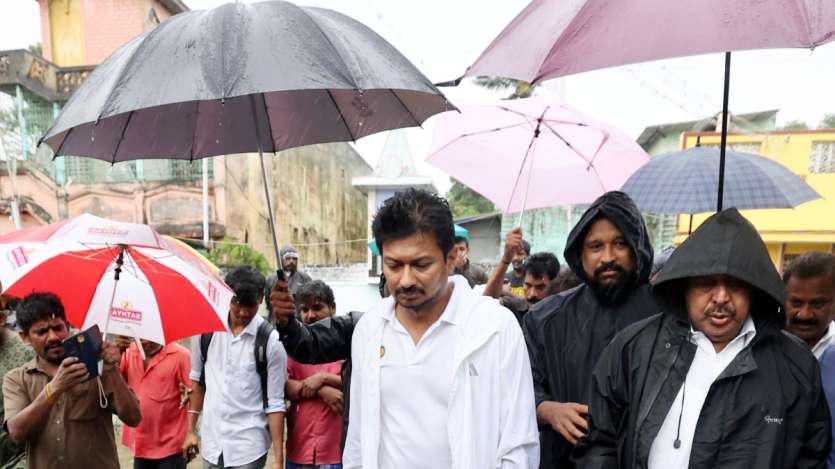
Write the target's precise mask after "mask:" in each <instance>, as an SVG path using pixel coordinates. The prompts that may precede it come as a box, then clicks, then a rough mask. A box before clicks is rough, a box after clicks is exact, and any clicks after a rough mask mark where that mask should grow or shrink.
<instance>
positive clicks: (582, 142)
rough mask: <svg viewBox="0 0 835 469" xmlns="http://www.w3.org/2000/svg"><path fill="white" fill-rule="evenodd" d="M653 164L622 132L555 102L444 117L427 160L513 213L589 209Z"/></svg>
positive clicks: (508, 104) (525, 102) (504, 104)
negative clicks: (556, 208) (585, 205)
mask: <svg viewBox="0 0 835 469" xmlns="http://www.w3.org/2000/svg"><path fill="white" fill-rule="evenodd" d="M648 160H649V157H648V156H647V154H646V152H644V150H643V149H642V148H641V147H640V146H638V144H637V143H635V141H634V140H632V139H631V138H629V137H628V136H627V135H625V134H624V133H623V132H621V131H619V130H617V129H614V128H612V127H609V126H607V125H605V124H602V123H600V122H597V121H595V120H593V119H591V118H589V117H586V116H584V115H583V114H581V113H580V112H578V111H576V110H574V109H572V108H570V107H568V106H567V105H565V104H564V103H563V102H561V101H560V100H558V99H554V98H549V99H541V98H527V99H516V100H510V101H501V102H500V103H498V104H494V105H485V106H469V107H464V108H462V109H461V111H460V112H447V113H443V114H441V115H440V116H438V118H437V121H436V123H435V135H434V137H433V141H432V150H431V153H430V155H429V158H428V159H427V161H429V162H430V163H432V164H433V165H435V166H437V167H438V168H440V169H442V170H443V171H445V172H446V173H447V174H449V175H450V176H452V177H454V178H455V179H457V180H459V181H461V182H462V183H463V184H465V185H467V186H469V187H470V188H472V189H473V190H475V191H476V192H478V193H479V194H481V195H483V196H484V197H486V198H488V199H490V201H492V202H493V203H494V204H496V206H498V207H500V208H502V209H503V210H504V211H505V212H508V213H512V212H521V211H524V210H525V209H526V208H541V207H553V206H557V205H566V204H579V203H589V202H591V201H593V200H594V199H596V198H597V197H598V196H600V195H601V194H603V193H604V192H606V191H609V190H614V189H619V188H620V187H621V186H622V185H623V183H624V182H625V181H626V179H627V178H629V176H630V175H631V174H632V173H633V172H634V171H635V170H637V169H638V168H639V167H640V166H641V165H643V164H644V163H646V162H647V161H648ZM520 217H521V215H520Z"/></svg>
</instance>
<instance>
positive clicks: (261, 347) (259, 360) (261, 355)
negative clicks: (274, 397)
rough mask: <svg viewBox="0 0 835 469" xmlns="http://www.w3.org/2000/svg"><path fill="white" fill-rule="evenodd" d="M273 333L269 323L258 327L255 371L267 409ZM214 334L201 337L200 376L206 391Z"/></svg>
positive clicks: (265, 322) (263, 323)
mask: <svg viewBox="0 0 835 469" xmlns="http://www.w3.org/2000/svg"><path fill="white" fill-rule="evenodd" d="M272 332H273V325H272V324H270V323H269V322H267V321H264V322H262V323H261V324H260V325H259V326H258V332H256V333H255V370H256V371H257V372H258V376H259V377H260V378H261V399H262V400H263V401H264V408H265V409H266V408H267V403H268V401H269V399H268V398H267V340H269V338H270V334H271V333H272ZM212 336H214V332H209V333H208V334H202V335H201V336H200V354H201V358H202V360H203V373H201V374H200V385H201V386H203V389H206V357H207V356H208V355H209V344H211V343H212Z"/></svg>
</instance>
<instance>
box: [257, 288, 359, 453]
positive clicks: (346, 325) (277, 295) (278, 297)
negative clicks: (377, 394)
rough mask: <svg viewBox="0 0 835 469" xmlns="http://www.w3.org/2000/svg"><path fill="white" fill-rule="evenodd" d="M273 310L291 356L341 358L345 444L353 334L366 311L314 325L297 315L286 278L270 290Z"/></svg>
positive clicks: (305, 359)
mask: <svg viewBox="0 0 835 469" xmlns="http://www.w3.org/2000/svg"><path fill="white" fill-rule="evenodd" d="M270 309H271V311H272V314H273V317H274V319H275V325H276V329H277V330H278V336H279V339H280V340H281V343H282V344H284V349H285V350H286V351H287V355H289V356H290V358H292V359H293V360H296V361H297V362H300V363H308V364H316V365H318V364H322V363H330V362H335V361H338V360H344V362H343V363H342V372H341V373H340V374H341V376H342V405H343V411H342V446H343V447H344V446H345V435H346V433H345V432H346V431H347V429H348V408H349V403H350V402H351V399H350V397H351V394H350V393H351V337H352V336H353V335H354V326H356V325H357V322H359V320H360V318H361V317H362V313H360V312H356V311H351V312H350V313H348V314H345V315H341V316H331V317H329V318H326V319H323V320H321V321H319V322H316V323H314V324H310V325H308V324H305V323H304V322H302V321H300V320H299V319H298V318H297V317H296V304H295V302H294V300H293V295H292V294H291V293H290V288H289V285H288V284H287V282H286V281H277V282H275V284H274V286H273V288H272V291H271V292H270Z"/></svg>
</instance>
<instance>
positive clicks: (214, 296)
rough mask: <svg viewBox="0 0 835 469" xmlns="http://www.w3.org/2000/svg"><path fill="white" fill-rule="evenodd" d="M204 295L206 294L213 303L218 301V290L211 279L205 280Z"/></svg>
mask: <svg viewBox="0 0 835 469" xmlns="http://www.w3.org/2000/svg"><path fill="white" fill-rule="evenodd" d="M206 296H208V297H209V299H210V300H212V303H214V304H217V303H218V302H219V301H220V291H219V290H218V289H217V287H216V286H215V284H214V283H212V282H211V281H208V282H206Z"/></svg>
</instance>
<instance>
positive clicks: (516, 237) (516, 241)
mask: <svg viewBox="0 0 835 469" xmlns="http://www.w3.org/2000/svg"><path fill="white" fill-rule="evenodd" d="M522 249H523V247H522V228H514V229H513V230H511V231H510V232H509V233H508V234H507V238H505V243H504V252H503V253H502V259H501V260H500V261H499V265H497V266H496V268H495V269H493V272H492V273H491V274H490V279H489V280H487V285H486V286H485V287H484V296H492V297H493V298H498V297H499V296H501V294H502V285H503V284H504V276H505V274H506V273H507V268H508V267H510V263H511V262H512V261H513V254H515V253H516V252H517V251H520V250H522Z"/></svg>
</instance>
